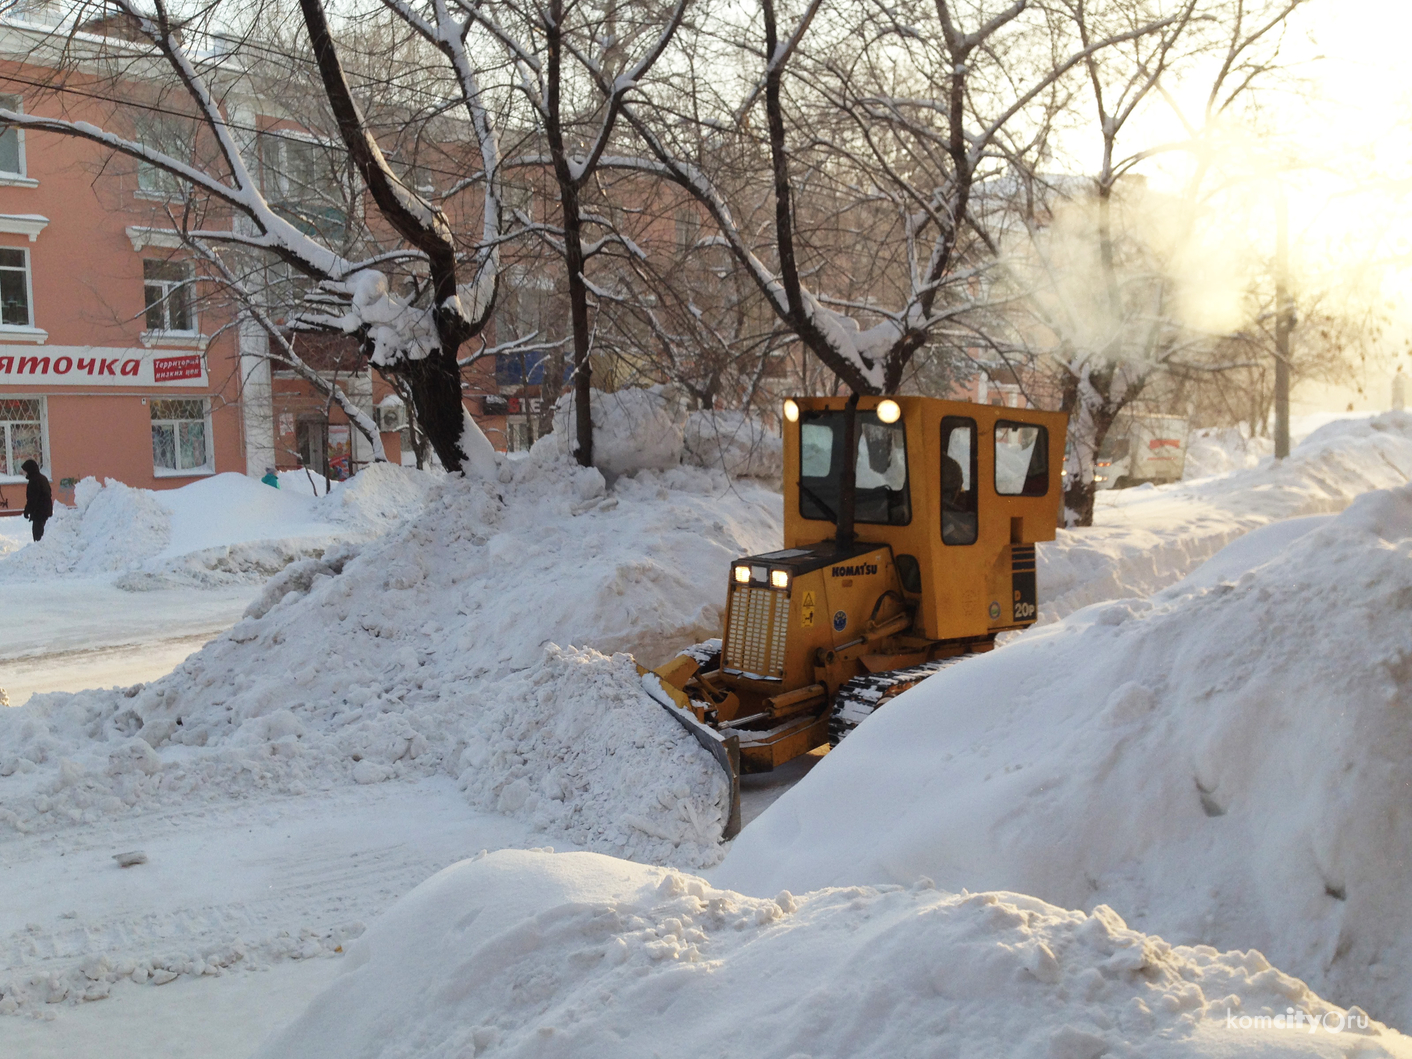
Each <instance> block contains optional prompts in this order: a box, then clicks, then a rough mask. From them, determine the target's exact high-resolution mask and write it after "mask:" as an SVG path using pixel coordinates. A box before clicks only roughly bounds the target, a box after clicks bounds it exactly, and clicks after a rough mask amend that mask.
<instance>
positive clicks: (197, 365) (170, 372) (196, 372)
mask: <svg viewBox="0 0 1412 1059" xmlns="http://www.w3.org/2000/svg"><path fill="white" fill-rule="evenodd" d="M152 375H153V378H154V379H155V381H157V382H175V381H176V380H177V379H199V378H201V357H200V356H199V355H198V356H191V357H154V358H152Z"/></svg>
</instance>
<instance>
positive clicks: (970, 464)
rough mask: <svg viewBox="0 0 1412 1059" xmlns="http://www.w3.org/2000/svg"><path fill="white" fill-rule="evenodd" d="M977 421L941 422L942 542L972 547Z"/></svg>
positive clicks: (947, 419)
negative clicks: (970, 545)
mask: <svg viewBox="0 0 1412 1059" xmlns="http://www.w3.org/2000/svg"><path fill="white" fill-rule="evenodd" d="M976 501H977V496H976V421H975V420H974V419H967V418H965V417H964V416H946V417H945V418H944V419H942V421H941V540H942V543H944V544H975V543H976V534H977V503H976Z"/></svg>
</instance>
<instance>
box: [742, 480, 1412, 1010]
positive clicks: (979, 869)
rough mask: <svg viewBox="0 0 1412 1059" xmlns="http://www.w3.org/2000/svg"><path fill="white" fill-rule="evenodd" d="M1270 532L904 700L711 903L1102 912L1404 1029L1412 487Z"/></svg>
mask: <svg viewBox="0 0 1412 1059" xmlns="http://www.w3.org/2000/svg"><path fill="white" fill-rule="evenodd" d="M1281 529H1282V527H1281V528H1279V529H1277V527H1270V528H1269V529H1268V530H1265V531H1262V535H1261V538H1253V539H1252V538H1248V539H1247V540H1246V541H1243V542H1241V545H1242V549H1243V551H1244V555H1243V556H1237V557H1233V558H1231V559H1229V560H1225V559H1222V557H1218V558H1217V560H1216V563H1217V567H1216V569H1215V570H1213V571H1211V572H1210V576H1207V575H1206V574H1204V573H1203V572H1202V571H1198V572H1197V574H1196V575H1194V576H1193V577H1192V578H1191V579H1190V580H1189V581H1186V582H1183V583H1181V584H1179V585H1177V586H1174V587H1173V588H1171V589H1170V590H1168V591H1167V592H1165V593H1163V594H1162V595H1159V596H1157V597H1155V598H1153V599H1151V600H1131V599H1129V600H1123V601H1121V602H1116V603H1109V604H1105V605H1098V606H1095V607H1090V608H1088V609H1086V610H1084V611H1081V612H1080V613H1078V614H1075V615H1073V616H1071V617H1070V618H1068V619H1067V620H1065V621H1064V622H1062V623H1060V624H1058V625H1054V626H1050V627H1048V628H1045V629H1039V630H1035V631H1032V632H1030V633H1027V634H1026V635H1025V636H1023V637H1021V638H1020V639H1019V640H1017V641H1016V642H1015V643H1013V644H1011V645H1010V646H1007V647H1005V648H1003V649H1001V650H999V651H996V652H994V653H993V654H990V655H983V656H980V657H978V658H976V659H973V660H971V661H968V662H966V663H965V664H964V665H960V666H956V667H953V668H951V669H947V670H945V671H944V672H942V673H940V674H939V675H938V676H936V677H934V678H932V679H930V680H928V681H926V682H925V683H923V684H921V685H919V686H918V687H917V688H915V689H914V690H912V691H910V692H907V693H906V694H904V695H902V696H900V697H899V698H898V699H897V700H896V701H895V702H893V703H892V704H891V705H889V706H888V707H887V708H886V709H885V710H882V711H880V712H879V713H877V714H875V715H874V716H873V717H872V718H870V719H869V720H868V721H866V722H865V723H864V724H863V725H862V727H861V728H860V729H859V730H858V731H857V732H856V733H855V734H853V735H852V736H850V737H849V739H848V740H847V741H846V742H845V743H843V744H842V745H841V747H840V748H839V750H838V751H837V752H835V753H833V754H830V755H829V756H828V757H827V758H826V759H824V761H823V762H822V763H820V765H819V766H818V767H817V768H815V769H814V770H813V772H811V773H810V774H809V776H808V777H807V778H806V779H805V780H804V781H803V782H801V783H800V784H799V785H798V786H797V787H795V788H794V789H793V790H791V791H790V792H788V793H787V794H785V795H784V796H783V797H782V798H781V799H780V800H779V801H778V802H776V803H775V804H774V805H773V806H772V807H771V808H770V809H769V810H767V811H766V812H765V814H764V815H763V816H761V817H760V818H759V819H758V820H756V821H755V822H754V823H753V824H752V825H751V827H750V828H748V829H747V830H746V831H745V832H744V834H742V835H741V837H740V838H739V839H737V841H736V843H735V845H734V847H733V849H732V851H731V853H730V854H729V856H728V858H727V860H726V861H725V863H724V864H723V865H722V867H721V869H720V871H719V874H718V875H717V876H716V878H715V881H716V882H717V883H718V884H719V885H726V886H732V887H735V888H738V889H742V890H744V891H746V892H750V893H758V894H764V893H773V892H775V891H777V890H778V889H779V888H780V887H785V886H787V887H790V888H791V889H796V890H799V889H810V888H814V887H818V886H825V885H830V884H835V883H840V882H856V881H868V882H907V881H909V880H911V879H914V878H915V877H916V876H917V875H919V874H922V873H925V874H928V875H930V876H932V877H934V878H935V879H936V880H937V881H938V883H939V884H941V885H943V886H946V887H952V888H959V887H961V886H972V887H976V888H982V889H1014V890H1020V891H1024V892H1027V893H1033V894H1036V895H1037V896H1039V897H1042V898H1044V899H1045V900H1048V901H1053V902H1056V903H1058V904H1062V905H1067V906H1083V907H1091V906H1092V905H1094V904H1095V903H1097V902H1104V903H1106V904H1109V905H1112V906H1113V907H1114V908H1116V909H1118V910H1119V912H1120V913H1121V914H1123V915H1124V916H1125V917H1127V918H1128V919H1130V920H1134V921H1136V922H1137V923H1139V924H1140V925H1141V927H1142V928H1143V929H1145V930H1150V931H1153V932H1156V933H1160V934H1161V935H1162V936H1164V937H1166V938H1168V939H1170V940H1173V941H1175V942H1181V943H1195V942H1207V943H1210V944H1214V945H1217V946H1219V947H1221V948H1247V947H1252V946H1253V947H1256V948H1258V949H1260V950H1261V951H1263V952H1265V953H1267V954H1269V955H1270V957H1271V959H1272V960H1273V961H1274V962H1275V963H1276V964H1277V965H1279V966H1280V967H1283V968H1285V969H1287V970H1289V971H1291V972H1292V973H1294V974H1297V975H1299V976H1300V977H1302V978H1304V979H1305V980H1307V981H1309V982H1310V983H1311V985H1312V986H1313V987H1314V988H1315V989H1317V990H1318V991H1319V992H1320V993H1322V994H1324V995H1326V996H1331V997H1333V998H1335V999H1339V1000H1341V1001H1351V1000H1353V999H1355V998H1356V999H1357V1001H1358V1002H1359V1003H1361V1004H1364V1005H1365V1006H1367V1007H1368V1009H1369V1010H1371V1011H1372V1012H1373V1013H1374V1014H1375V1015H1377V1016H1378V1017H1379V1018H1381V1019H1385V1020H1387V1021H1388V1022H1390V1023H1393V1024H1395V1025H1399V1026H1409V1025H1412V988H1409V985H1408V979H1407V976H1406V973H1405V971H1406V968H1407V967H1408V966H1409V964H1412V894H1409V892H1408V890H1407V888H1406V885H1405V883H1406V868H1407V857H1408V850H1412V814H1409V813H1408V812H1407V806H1406V798H1407V791H1408V790H1409V789H1412V753H1409V747H1412V711H1410V710H1409V703H1412V624H1409V622H1408V620H1407V615H1408V610H1409V607H1412V487H1403V488H1401V489H1397V490H1390V491H1383V492H1377V493H1373V494H1370V495H1368V496H1365V497H1362V498H1360V499H1359V500H1357V501H1356V502H1355V503H1354V504H1353V505H1351V506H1350V507H1349V509H1348V510H1347V511H1345V512H1344V513H1342V514H1341V515H1339V516H1337V517H1334V518H1332V519H1329V520H1328V521H1327V522H1325V523H1323V524H1322V525H1321V524H1318V523H1315V524H1314V525H1313V526H1312V527H1311V526H1309V525H1307V524H1306V525H1305V526H1303V527H1297V529H1302V530H1303V531H1304V532H1303V533H1302V535H1295V534H1292V533H1290V532H1281V531H1280V530H1281ZM1291 537H1293V539H1291ZM1262 538H1263V539H1262ZM1237 559H1238V560H1239V561H1237ZM1249 566H1253V568H1251V569H1246V570H1245V571H1244V572H1240V568H1241V567H1249Z"/></svg>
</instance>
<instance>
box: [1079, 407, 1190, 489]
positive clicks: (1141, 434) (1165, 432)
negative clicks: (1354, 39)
mask: <svg viewBox="0 0 1412 1059" xmlns="http://www.w3.org/2000/svg"><path fill="white" fill-rule="evenodd" d="M1125 425H1126V429H1124V421H1120V422H1119V423H1118V424H1115V425H1114V428H1113V429H1112V430H1110V431H1109V432H1108V437H1107V438H1105V439H1104V441H1103V446H1102V447H1101V448H1100V449H1099V450H1098V459H1097V460H1095V461H1094V469H1093V470H1094V473H1093V478H1094V481H1095V482H1097V483H1098V488H1100V489H1126V488H1127V487H1129V486H1133V485H1142V484H1143V483H1144V482H1152V483H1153V484H1154V485H1162V484H1163V483H1165V482H1176V481H1180V480H1181V477H1182V471H1183V469H1184V467H1185V464H1186V438H1187V429H1188V427H1187V421H1186V419H1185V418H1183V417H1182V416H1161V415H1135V416H1132V417H1131V418H1129V419H1127V420H1126V421H1125Z"/></svg>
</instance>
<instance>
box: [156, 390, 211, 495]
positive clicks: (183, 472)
mask: <svg viewBox="0 0 1412 1059" xmlns="http://www.w3.org/2000/svg"><path fill="white" fill-rule="evenodd" d="M153 401H200V402H201V408H202V412H203V415H202V420H203V421H204V422H205V424H206V462H205V463H204V464H202V465H201V466H200V467H190V468H183V467H158V466H157V458H156V454H155V453H154V454H153V457H152V477H154V478H206V477H209V476H211V475H213V474H215V473H216V436H215V432H214V431H213V430H212V428H211V399H210V398H209V397H202V396H192V395H191V394H161V395H156V394H153V395H151V396H148V397H144V398H143V399H142V403H143V404H144V405H146V406H147V419H148V428H149V429H148V437H149V438H150V437H151V429H150V428H151V427H153V426H157V425H158V424H170V425H171V426H172V427H173V433H172V438H173V441H174V442H175V445H176V449H175V451H176V452H177V457H178V459H180V453H181V443H180V440H179V438H180V435H179V432H178V431H177V430H176V424H178V423H194V422H196V420H194V419H153V418H152V402H153Z"/></svg>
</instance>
